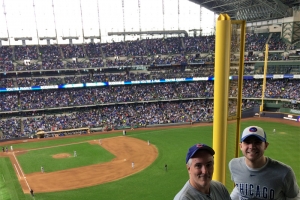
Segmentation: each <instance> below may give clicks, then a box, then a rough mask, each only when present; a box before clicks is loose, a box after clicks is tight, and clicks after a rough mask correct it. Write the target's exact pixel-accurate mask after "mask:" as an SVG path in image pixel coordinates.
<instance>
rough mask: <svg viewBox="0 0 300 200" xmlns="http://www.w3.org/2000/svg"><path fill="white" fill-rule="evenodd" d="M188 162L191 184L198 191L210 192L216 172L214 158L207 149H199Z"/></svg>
mask: <svg viewBox="0 0 300 200" xmlns="http://www.w3.org/2000/svg"><path fill="white" fill-rule="evenodd" d="M189 164H190V165H189ZM189 164H187V169H188V172H189V176H190V184H191V185H192V186H193V187H194V188H196V189H197V190H198V191H200V192H202V193H204V192H209V187H210V182H211V180H212V176H213V173H214V158H213V156H212V155H211V154H210V153H208V152H207V151H205V150H199V151H198V152H197V153H196V154H195V155H194V156H193V158H191V162H190V163H189Z"/></svg>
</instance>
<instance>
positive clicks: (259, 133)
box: [241, 126, 267, 142]
mask: <svg viewBox="0 0 300 200" xmlns="http://www.w3.org/2000/svg"><path fill="white" fill-rule="evenodd" d="M249 136H256V137H257V138H259V139H260V140H261V141H263V142H266V141H267V135H266V133H265V131H264V130H263V129H262V128H260V127H258V126H249V127H247V128H245V129H244V131H243V134H242V136H241V142H243V141H244V140H245V139H246V138H248V137H249Z"/></svg>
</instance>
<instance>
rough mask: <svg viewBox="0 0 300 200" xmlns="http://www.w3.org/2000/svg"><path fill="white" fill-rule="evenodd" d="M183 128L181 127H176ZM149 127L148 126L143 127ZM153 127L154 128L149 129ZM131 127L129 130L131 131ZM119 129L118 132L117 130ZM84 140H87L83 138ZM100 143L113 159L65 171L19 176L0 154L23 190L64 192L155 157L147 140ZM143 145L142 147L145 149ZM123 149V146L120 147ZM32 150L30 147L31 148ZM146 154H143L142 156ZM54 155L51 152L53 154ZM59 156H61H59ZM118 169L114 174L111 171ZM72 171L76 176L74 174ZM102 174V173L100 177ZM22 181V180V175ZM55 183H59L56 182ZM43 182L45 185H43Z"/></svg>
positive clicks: (120, 173)
mask: <svg viewBox="0 0 300 200" xmlns="http://www.w3.org/2000/svg"><path fill="white" fill-rule="evenodd" d="M253 119H256V120H257V118H246V119H243V120H242V121H248V120H253ZM259 120H260V121H267V122H277V123H282V124H289V125H292V126H298V127H300V123H298V122H295V121H291V120H283V119H276V118H259ZM229 123H235V121H231V122H229ZM211 125H212V124H211V123H198V124H193V125H187V126H189V127H191V126H192V127H195V126H211ZM180 127H181V128H183V127H184V126H182V125H181V126H180ZM167 128H176V126H172V127H171V126H166V127H164V128H163V129H167ZM147 129H150V128H147ZM153 129H155V130H157V128H153ZM134 131H135V130H133V132H134ZM114 132H116V131H111V132H105V133H102V132H100V133H94V134H110V133H114ZM119 132H120V131H119ZM66 137H84V136H78V135H73V136H71V135H70V136H66ZM57 139H60V138H47V140H57ZM26 142H40V140H38V139H33V140H26ZM87 142H88V141H87ZM89 142H90V143H91V144H95V145H99V144H100V143H99V141H98V140H96V141H89ZM17 143H24V140H11V141H3V142H1V145H7V146H10V145H13V144H17ZM101 146H102V147H103V148H105V149H106V150H107V151H109V152H111V153H113V154H114V155H115V156H116V158H114V159H113V160H112V161H111V162H106V163H102V164H95V165H90V166H85V167H79V168H73V169H69V170H63V171H56V172H50V173H47V171H45V173H43V174H42V173H31V174H25V175H23V176H22V174H21V170H22V169H21V167H20V166H19V165H18V163H17V161H16V159H15V157H14V156H13V154H12V153H11V152H8V153H6V152H0V157H9V158H10V160H11V162H12V164H13V165H14V164H15V165H16V166H18V167H17V169H18V170H19V174H18V173H17V172H16V173H17V175H18V180H19V182H20V184H21V187H22V189H23V191H24V193H29V189H28V185H27V184H29V186H30V187H32V188H35V192H37V193H42V192H56V191H64V190H70V189H78V188H84V187H89V186H93V185H99V184H102V183H107V182H111V181H114V180H118V179H121V178H124V177H126V176H129V175H132V174H134V173H138V172H139V171H141V170H143V169H144V168H146V167H147V166H149V165H150V164H151V163H152V162H154V160H155V159H156V158H157V156H158V151H157V149H156V148H155V146H154V145H147V141H142V140H139V139H136V138H132V137H123V136H120V137H113V138H107V139H102V141H101ZM145 147H146V148H145ZM123 148H125V149H123ZM31 150H34V149H31ZM26 152H27V151H22V149H17V151H15V154H16V155H19V154H24V153H26ZM145 154H147V157H145V156H142V155H145ZM54 156H55V155H54ZM60 159H62V158H60ZM131 161H134V163H135V166H134V170H132V168H131ZM116 171H118V173H115V172H116ZM75 173H76V178H75V176H74V174H75ZM103 174H105V176H103ZM25 176H26V181H27V183H26V182H25V178H24V177H25ZM58 182H59V184H57V183H58ZM44 183H47V184H44Z"/></svg>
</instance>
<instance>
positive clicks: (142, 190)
mask: <svg viewBox="0 0 300 200" xmlns="http://www.w3.org/2000/svg"><path fill="white" fill-rule="evenodd" d="M250 125H257V126H261V127H262V128H264V130H265V131H266V133H267V140H268V141H269V143H270V145H269V147H268V149H267V150H266V155H267V156H270V157H272V158H274V159H277V160H280V161H282V162H284V163H286V164H288V165H290V166H291V167H292V168H293V169H294V172H295V173H296V176H297V180H298V184H299V185H300V156H299V155H300V153H299V152H300V123H297V122H293V121H289V120H280V119H270V118H253V119H247V120H243V121H242V126H241V129H243V128H245V127H247V126H250ZM273 129H275V130H276V132H275V133H273ZM212 131H213V126H212V124H194V125H189V126H179V127H163V128H157V129H152V128H151V129H150V128H144V129H136V130H131V131H130V130H128V131H127V136H122V131H121V130H120V131H114V132H107V133H99V134H90V135H81V136H72V137H61V138H48V139H33V140H29V139H24V140H21V141H13V142H0V146H1V147H6V146H7V147H8V149H9V151H8V152H1V153H0V199H1V200H2V199H3V200H9V199H12V200H27V199H32V197H31V195H30V194H29V188H32V189H33V190H34V195H35V196H34V198H35V199H38V200H42V199H43V200H57V199H64V200H69V199H70V200H71V199H72V200H76V199H104V200H106V199H122V200H123V199H124V200H126V199H130V200H132V199H143V200H147V199H149V200H150V199H151V200H153V199H157V200H160V199H161V200H165V199H173V197H174V196H175V194H176V193H177V192H178V191H179V190H180V189H181V188H182V186H183V185H184V184H185V182H186V181H187V180H188V174H187V170H186V167H185V155H186V153H187V150H188V148H189V147H190V146H192V145H193V144H195V143H198V142H201V143H205V144H208V145H212ZM148 140H149V142H150V144H149V145H148ZM234 142H235V124H234V123H229V124H228V136H227V141H226V144H227V152H226V154H227V163H228V162H229V160H230V159H231V158H233V157H234V148H235V146H234ZM11 145H12V146H13V151H11V150H10V146H11ZM74 151H76V155H77V156H75V157H74ZM133 163H134V167H133V165H132V164H133ZM165 164H167V166H168V168H167V170H166V169H165ZM41 167H43V168H44V173H42V172H41ZM215 167H216V166H215ZM226 187H227V188H228V190H229V191H231V190H232V188H233V183H232V182H231V180H230V173H229V170H228V167H227V166H226Z"/></svg>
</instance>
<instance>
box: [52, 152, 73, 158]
mask: <svg viewBox="0 0 300 200" xmlns="http://www.w3.org/2000/svg"><path fill="white" fill-rule="evenodd" d="M52 157H53V158H69V157H71V155H70V154H69V153H59V154H55V155H53V156H52Z"/></svg>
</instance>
